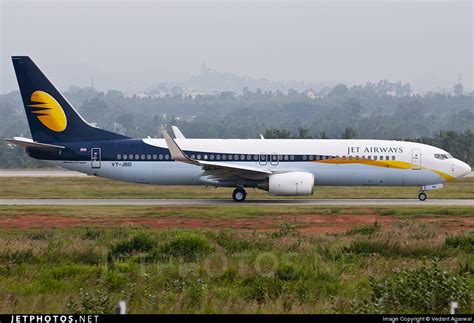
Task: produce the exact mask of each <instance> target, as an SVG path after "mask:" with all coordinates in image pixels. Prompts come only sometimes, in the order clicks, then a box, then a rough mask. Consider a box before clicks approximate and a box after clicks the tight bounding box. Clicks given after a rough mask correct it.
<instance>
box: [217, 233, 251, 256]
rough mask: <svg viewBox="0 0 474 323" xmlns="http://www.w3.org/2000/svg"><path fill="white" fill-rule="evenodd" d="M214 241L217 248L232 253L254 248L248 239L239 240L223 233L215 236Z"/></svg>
mask: <svg viewBox="0 0 474 323" xmlns="http://www.w3.org/2000/svg"><path fill="white" fill-rule="evenodd" d="M214 240H215V241H216V242H217V244H218V245H219V246H221V247H222V248H224V249H225V250H227V251H228V252H232V253H234V252H242V251H246V250H250V249H252V248H254V247H255V244H253V243H252V242H250V241H249V240H248V239H246V240H244V239H240V238H238V237H234V236H232V235H231V234H228V233H225V232H223V231H221V232H219V233H218V234H217V235H215V237H214Z"/></svg>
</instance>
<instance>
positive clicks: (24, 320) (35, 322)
mask: <svg viewBox="0 0 474 323" xmlns="http://www.w3.org/2000/svg"><path fill="white" fill-rule="evenodd" d="M98 321H99V315H12V316H11V320H10V321H9V323H98ZM0 322H1V323H3V321H0ZM5 322H6V321H5Z"/></svg>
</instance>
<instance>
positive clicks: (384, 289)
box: [352, 261, 471, 313]
mask: <svg viewBox="0 0 474 323" xmlns="http://www.w3.org/2000/svg"><path fill="white" fill-rule="evenodd" d="M369 285H370V298H365V299H362V300H357V301H355V302H354V301H353V302H352V306H353V310H354V312H358V313H394V312H396V313H413V312H416V313H420V312H421V313H448V311H449V303H450V302H451V301H456V302H458V303H459V305H460V307H461V309H462V308H463V307H464V308H467V307H468V306H470V304H471V295H470V289H469V285H468V282H467V279H466V278H464V277H462V276H457V275H454V274H450V273H448V272H446V271H444V270H442V269H441V268H440V267H439V264H438V263H437V262H436V261H433V262H432V263H431V264H430V265H424V266H422V267H421V268H417V269H404V270H402V271H395V272H394V274H393V275H391V276H389V277H386V278H385V279H382V280H378V279H377V278H374V277H369Z"/></svg>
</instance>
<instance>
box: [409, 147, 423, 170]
mask: <svg viewBox="0 0 474 323" xmlns="http://www.w3.org/2000/svg"><path fill="white" fill-rule="evenodd" d="M411 167H412V169H421V150H420V149H413V150H412V151H411Z"/></svg>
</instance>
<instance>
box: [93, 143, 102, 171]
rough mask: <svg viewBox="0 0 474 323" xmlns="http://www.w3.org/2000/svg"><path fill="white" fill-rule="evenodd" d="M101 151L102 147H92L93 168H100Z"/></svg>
mask: <svg viewBox="0 0 474 323" xmlns="http://www.w3.org/2000/svg"><path fill="white" fill-rule="evenodd" d="M101 159H102V157H101V151H100V148H92V149H91V167H92V168H96V169H97V168H100V162H101Z"/></svg>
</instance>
